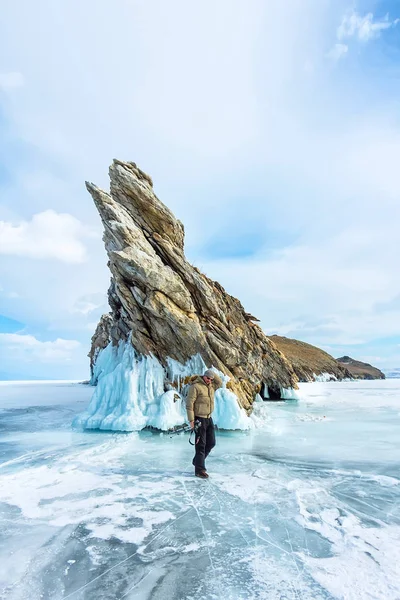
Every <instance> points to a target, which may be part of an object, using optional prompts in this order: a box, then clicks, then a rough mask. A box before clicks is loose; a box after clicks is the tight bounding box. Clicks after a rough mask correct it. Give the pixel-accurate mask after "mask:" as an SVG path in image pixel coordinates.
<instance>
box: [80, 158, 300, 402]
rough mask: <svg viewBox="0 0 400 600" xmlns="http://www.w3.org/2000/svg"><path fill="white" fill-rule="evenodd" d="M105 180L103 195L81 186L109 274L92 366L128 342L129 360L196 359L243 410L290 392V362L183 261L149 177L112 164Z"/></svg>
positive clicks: (176, 225)
mask: <svg viewBox="0 0 400 600" xmlns="http://www.w3.org/2000/svg"><path fill="white" fill-rule="evenodd" d="M109 174H110V180H111V185H110V192H109V193H106V192H104V191H103V190H101V189H99V188H98V187H97V186H95V185H94V184H92V183H86V186H87V189H88V191H89V192H90V194H91V195H92V198H93V200H94V202H95V205H96V207H97V209H98V211H99V213H100V217H101V219H102V222H103V225H104V236H103V240H104V243H105V247H106V250H107V254H108V257H109V262H108V265H109V268H110V271H111V274H112V277H111V285H110V289H109V304H110V308H111V313H110V315H109V316H108V317H107V318H103V321H100V323H99V325H98V330H96V333H95V335H94V336H93V339H92V350H91V353H90V356H91V358H92V361H94V362H95V360H96V357H97V353H98V350H96V348H103V347H104V346H105V343H106V339H107V340H111V341H112V342H113V343H114V344H116V343H118V342H119V341H120V340H121V339H122V340H127V339H128V338H129V339H130V340H131V343H132V345H133V347H134V348H135V350H136V352H137V353H139V354H142V355H147V354H150V353H151V354H153V355H154V356H156V357H157V358H158V359H159V360H160V361H161V363H162V364H164V365H165V364H166V363H167V359H168V357H169V358H172V359H175V360H177V361H179V362H180V363H182V364H184V363H186V361H187V360H188V359H189V358H190V357H192V356H194V355H196V354H200V355H201V357H202V358H203V360H204V362H205V363H206V364H207V365H208V366H211V365H213V366H214V367H216V368H218V369H219V370H221V371H223V372H224V373H225V374H227V375H229V376H230V377H231V388H232V390H233V391H234V392H235V393H236V395H237V396H238V398H239V400H240V402H241V403H242V405H243V406H244V407H245V408H249V407H250V406H251V404H252V402H253V399H254V397H255V395H256V393H258V392H260V391H261V393H262V391H263V390H264V389H265V390H266V391H267V388H270V389H272V390H275V391H279V389H280V388H296V387H297V381H298V380H297V377H296V375H295V373H294V371H293V369H292V367H291V365H290V363H289V362H288V361H287V360H286V358H285V357H284V355H283V354H282V353H281V352H280V351H279V350H278V349H277V348H276V347H275V345H274V344H273V343H272V342H271V341H270V340H269V339H268V338H267V336H266V335H265V334H264V332H263V331H262V329H261V328H260V327H259V325H257V324H256V323H255V322H254V321H255V320H256V318H255V317H253V316H252V315H251V314H249V313H246V312H245V310H244V308H243V306H242V305H241V303H240V302H239V300H237V299H236V298H234V297H232V296H230V295H229V294H228V293H227V292H226V291H225V290H224V288H223V287H222V286H221V285H220V284H219V283H217V282H216V281H212V280H211V279H209V278H208V277H207V276H206V275H204V274H203V273H201V272H200V271H199V270H198V269H197V268H196V267H194V266H192V265H191V264H190V263H189V262H188V261H187V260H186V258H185V255H184V251H183V250H184V227H183V225H182V223H181V222H180V221H179V220H178V219H176V218H175V216H174V215H173V213H172V212H171V211H170V210H169V209H168V208H167V207H166V206H165V205H164V204H163V203H162V202H161V201H160V200H159V199H158V198H157V196H156V195H155V193H154V191H153V183H152V180H151V178H150V177H149V176H148V175H146V173H144V172H143V171H141V170H140V169H139V168H138V167H137V165H136V164H135V163H132V162H122V161H120V160H114V161H113V164H112V165H111V167H110V171H109ZM105 328H106V329H107V331H105Z"/></svg>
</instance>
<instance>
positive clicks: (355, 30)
mask: <svg viewBox="0 0 400 600" xmlns="http://www.w3.org/2000/svg"><path fill="white" fill-rule="evenodd" d="M399 22H400V19H394V20H390V18H389V14H386V16H385V17H383V19H377V20H374V15H373V13H371V12H369V13H367V14H366V15H365V16H363V17H362V16H361V15H360V14H359V13H357V12H356V11H354V10H352V11H349V12H347V13H346V14H345V15H344V16H343V17H342V21H341V23H340V25H339V27H338V28H337V30H336V40H337V42H336V44H335V45H334V46H333V48H332V49H331V50H330V51H329V52H328V53H327V54H326V56H327V58H330V59H331V60H333V61H335V62H337V61H338V60H340V59H341V58H344V57H345V56H346V55H347V54H348V51H349V46H348V43H346V44H345V43H343V42H344V40H346V41H347V40H351V39H354V40H356V41H358V42H361V43H366V42H369V41H371V40H373V39H377V38H379V36H380V35H381V33H382V32H383V31H385V30H387V29H391V28H393V27H396V26H397V24H398V23H399Z"/></svg>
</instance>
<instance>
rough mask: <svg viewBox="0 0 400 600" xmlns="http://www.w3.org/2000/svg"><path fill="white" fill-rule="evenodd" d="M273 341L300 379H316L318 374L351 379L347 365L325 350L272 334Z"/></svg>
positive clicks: (339, 378)
mask: <svg viewBox="0 0 400 600" xmlns="http://www.w3.org/2000/svg"><path fill="white" fill-rule="evenodd" d="M269 339H270V340H272V342H273V343H274V344H275V346H277V347H278V348H279V350H280V351H281V352H283V354H284V355H285V356H286V358H287V359H288V360H289V361H290V362H291V364H292V366H293V369H294V371H295V373H296V375H297V377H298V378H299V380H300V381H314V380H315V378H316V376H317V377H318V376H324V375H332V379H338V380H341V379H347V378H349V379H351V378H352V374H351V372H350V371H349V370H348V369H347V365H344V364H343V365H342V364H340V363H339V362H338V361H337V360H335V359H334V358H333V356H331V355H330V354H328V353H327V352H324V350H321V349H320V348H317V347H316V346H312V345H311V344H307V343H306V342H300V341H298V340H293V339H291V338H287V337H283V336H279V335H272V336H271V337H270V338H269Z"/></svg>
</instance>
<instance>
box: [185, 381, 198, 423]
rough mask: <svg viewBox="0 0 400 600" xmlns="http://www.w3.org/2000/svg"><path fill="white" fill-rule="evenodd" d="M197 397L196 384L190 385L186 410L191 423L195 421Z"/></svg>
mask: <svg viewBox="0 0 400 600" xmlns="http://www.w3.org/2000/svg"><path fill="white" fill-rule="evenodd" d="M196 398H197V390H196V387H195V386H194V385H191V386H189V392H188V395H187V398H186V412H187V417H188V421H189V423H193V421H194V410H193V405H194V402H195V400H196Z"/></svg>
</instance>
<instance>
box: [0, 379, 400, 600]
mask: <svg viewBox="0 0 400 600" xmlns="http://www.w3.org/2000/svg"><path fill="white" fill-rule="evenodd" d="M92 392H93V389H92V388H90V387H88V386H84V385H77V384H69V383H65V382H52V383H51V384H46V385H44V384H41V383H37V382H35V383H32V384H11V383H7V384H6V385H0V433H1V436H0V539H1V541H0V598H2V599H4V600H5V599H7V600H17V599H18V600H27V599H29V600H39V599H41V600H61V599H64V600H65V599H67V598H72V599H74V600H83V599H85V600H95V599H96V600H97V599H98V600H105V599H107V600H111V599H112V600H120V599H122V598H127V599H135V600H136V599H138V600H142V599H150V598H151V599H152V600H153V599H154V600H161V599H163V600H164V599H165V598H168V599H170V600H175V599H179V600H180V599H182V600H183V599H187V600H191V599H193V600H194V599H197V598H201V599H202V600H207V599H211V598H224V600H228V599H235V600H236V599H243V600H249V599H271V600H275V599H276V600H278V599H280V600H283V599H287V600H289V599H293V600H319V599H321V600H322V599H325V600H326V599H332V598H340V599H346V600H356V599H357V600H364V599H371V600H372V599H382V600H383V599H384V600H392V599H393V600H395V599H398V598H400V561H399V558H400V556H399V555H400V551H399V548H400V486H399V483H400V476H399V465H400V445H399V437H398V431H399V426H400V381H399V380H388V381H377V382H369V381H365V382H364V381H362V382H348V383H339V382H332V383H309V384H303V385H302V387H301V399H300V400H299V401H298V402H288V403H286V404H285V403H282V402H279V403H258V404H257V407H256V414H255V416H254V422H255V425H256V426H255V428H253V429H251V430H249V431H245V432H219V434H218V436H217V447H216V448H215V450H214V451H213V453H212V455H211V456H210V458H209V459H208V465H207V466H208V470H209V472H210V479H209V480H207V481H202V480H199V479H195V478H194V477H193V472H192V471H193V469H192V465H191V458H192V447H191V446H190V445H189V444H188V437H187V435H181V436H174V437H169V436H168V435H167V434H163V435H160V434H158V433H152V432H149V431H142V432H135V433H129V434H120V433H106V432H95V431H93V432H81V431H77V430H75V431H74V430H73V429H72V428H71V422H72V420H73V419H74V417H75V416H76V415H77V414H79V413H82V412H83V411H84V410H85V408H86V406H87V404H88V402H89V399H90V396H91V395H92Z"/></svg>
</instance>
